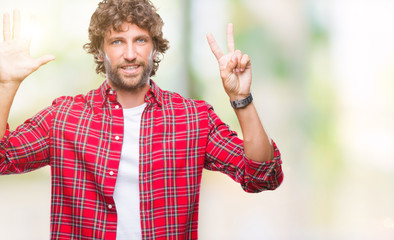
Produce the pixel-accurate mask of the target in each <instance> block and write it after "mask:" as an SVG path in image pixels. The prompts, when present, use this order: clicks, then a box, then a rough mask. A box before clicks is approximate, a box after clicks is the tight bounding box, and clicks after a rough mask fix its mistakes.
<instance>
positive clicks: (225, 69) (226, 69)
mask: <svg viewBox="0 0 394 240" xmlns="http://www.w3.org/2000/svg"><path fill="white" fill-rule="evenodd" d="M237 64H238V58H237V57H235V56H232V57H231V59H230V60H229V61H228V62H227V64H226V65H225V66H222V69H221V71H222V74H223V76H229V75H230V74H232V73H233V71H234V69H235V67H236V66H237Z"/></svg>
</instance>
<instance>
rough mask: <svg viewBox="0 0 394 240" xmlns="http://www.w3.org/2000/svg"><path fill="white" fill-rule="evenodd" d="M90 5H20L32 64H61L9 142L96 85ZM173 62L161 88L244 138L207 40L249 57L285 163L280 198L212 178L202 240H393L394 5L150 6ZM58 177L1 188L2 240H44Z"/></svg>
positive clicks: (44, 73) (200, 0)
mask: <svg viewBox="0 0 394 240" xmlns="http://www.w3.org/2000/svg"><path fill="white" fill-rule="evenodd" d="M98 2H99V1H97V0H95V1H93V0H84V1H77V0H68V1H57V0H52V1H50V0H36V1H27V0H13V1H5V0H2V1H1V2H0V13H1V14H2V13H4V12H5V11H12V9H14V8H19V9H20V10H21V11H22V16H23V17H24V20H26V21H27V20H28V19H29V15H31V14H34V15H36V16H37V22H38V24H37V29H36V31H35V34H34V35H35V36H34V39H33V42H32V47H31V48H32V55H33V56H36V57H38V56H40V55H43V54H46V53H51V54H54V55H55V56H56V57H57V59H56V61H54V62H51V63H49V64H48V65H46V66H44V67H42V68H41V69H39V70H38V71H37V72H35V73H34V74H33V75H31V76H30V77H29V78H28V79H26V81H25V82H24V83H23V85H22V86H21V88H20V90H19V92H18V94H17V97H16V99H15V101H14V105H13V108H12V111H11V116H10V126H11V128H12V129H13V128H15V127H16V126H17V125H19V124H21V123H22V122H23V121H24V120H26V119H27V118H29V117H31V116H32V115H33V114H35V113H37V112H38V111H39V110H41V109H42V108H44V107H46V106H48V105H50V104H51V102H52V100H53V99H54V98H56V97H58V96H62V95H76V94H80V93H86V92H87V91H89V90H90V89H92V88H97V87H98V86H99V85H100V84H101V83H102V81H103V80H104V78H103V77H102V76H97V75H96V74H95V66H94V63H93V58H92V56H90V55H87V54H86V53H85V52H84V50H83V49H82V45H83V44H84V43H86V42H87V28H88V24H89V20H90V16H91V14H92V13H93V12H94V10H95V8H96V6H97V4H98ZM153 3H154V4H155V5H156V6H157V7H158V8H159V14H160V15H161V16H162V18H163V20H164V22H165V26H164V34H165V36H166V37H167V39H168V40H169V41H170V45H171V48H170V50H169V51H168V53H167V54H166V55H165V57H164V59H163V61H162V63H161V64H160V67H159V71H158V73H157V76H156V77H154V78H153V79H154V81H155V82H156V83H158V84H159V86H160V87H162V88H163V89H167V90H171V91H176V92H179V93H181V94H182V95H184V96H186V97H192V98H197V99H204V100H206V101H208V102H209V103H210V104H212V105H213V106H214V108H215V110H216V112H217V113H218V115H219V116H220V117H221V118H222V119H223V120H224V121H225V122H227V123H228V124H229V125H230V126H231V127H232V128H233V129H234V130H236V131H238V132H240V129H239V125H238V123H237V120H236V117H235V114H234V112H233V111H232V109H231V107H230V105H229V103H228V98H227V96H226V94H225V93H224V91H223V89H222V85H221V81H220V78H219V72H218V67H217V63H216V60H215V58H214V56H213V55H212V53H211V52H210V49H209V46H208V44H207V42H206V38H205V35H206V33H208V32H212V33H213V34H214V36H215V37H216V39H217V41H218V43H219V44H220V45H221V46H222V49H225V46H226V39H225V37H226V25H227V23H228V22H233V23H234V27H235V40H236V47H237V48H239V49H241V50H242V51H243V52H245V53H247V54H248V55H250V57H251V59H252V66H253V77H254V78H253V84H252V91H253V94H254V98H255V105H256V107H257V108H258V111H259V114H260V117H261V119H262V121H263V124H264V126H265V128H266V129H267V131H268V133H269V134H270V136H271V137H272V138H273V139H274V140H275V141H276V143H277V144H278V146H279V149H280V150H281V153H282V159H283V170H284V173H285V180H284V182H283V184H282V186H281V187H280V188H279V189H277V190H275V191H273V192H264V193H260V194H247V193H244V192H243V191H242V190H241V188H240V186H239V185H238V184H237V183H235V182H233V181H232V180H230V178H229V177H227V176H225V175H223V174H219V173H216V172H209V171H205V172H204V176H203V182H202V186H201V202H200V223H199V236H200V239H202V240H210V239H214V240H222V239H223V240H224V239H225V240H243V239H253V240H262V239H267V240H282V239H283V240H287V239H301V240H304V239H311V240H312V239H313V240H314V239H319V240H320V239H394V204H393V203H394V187H393V186H394V184H393V182H394V140H393V138H394V124H393V120H394V101H393V100H394V97H393V94H392V93H393V92H394V65H393V64H394V44H393V43H394V28H393V23H394V14H392V12H393V11H394V1H392V0H363V1H359V0H345V1H340V0H331V1H329V0H276V1H269V0H227V1H226V0H215V1H208V0H194V1H193V0H172V1H170V0H160V1H159V0H153ZM49 211H50V169H49V168H48V167H46V168H43V169H40V170H38V171H35V172H32V173H29V174H24V175H19V176H1V177H0V232H1V237H0V238H1V239H7V240H8V239H10V240H14V239H39V240H42V239H48V238H49Z"/></svg>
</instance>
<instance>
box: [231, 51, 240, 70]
mask: <svg viewBox="0 0 394 240" xmlns="http://www.w3.org/2000/svg"><path fill="white" fill-rule="evenodd" d="M241 58H242V52H241V51H240V50H236V51H235V52H234V54H233V56H232V61H233V62H235V63H236V64H235V66H234V70H235V72H239V71H240V69H241Z"/></svg>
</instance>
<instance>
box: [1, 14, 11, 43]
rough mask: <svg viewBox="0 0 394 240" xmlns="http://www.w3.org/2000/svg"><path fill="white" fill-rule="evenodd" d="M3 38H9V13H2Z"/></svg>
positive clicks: (7, 39)
mask: <svg viewBox="0 0 394 240" xmlns="http://www.w3.org/2000/svg"><path fill="white" fill-rule="evenodd" d="M3 38H4V41H9V40H11V27H10V14H9V13H4V15H3Z"/></svg>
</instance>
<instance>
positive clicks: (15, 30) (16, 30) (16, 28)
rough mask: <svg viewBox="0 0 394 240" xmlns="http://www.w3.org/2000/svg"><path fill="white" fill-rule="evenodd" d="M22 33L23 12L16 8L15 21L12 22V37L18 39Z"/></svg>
mask: <svg viewBox="0 0 394 240" xmlns="http://www.w3.org/2000/svg"><path fill="white" fill-rule="evenodd" d="M20 34H21V14H20V11H19V10H14V21H13V24H12V38H13V39H18V38H19V37H20Z"/></svg>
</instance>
